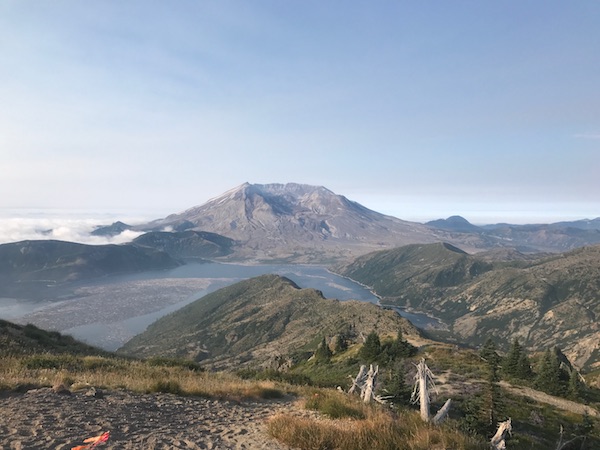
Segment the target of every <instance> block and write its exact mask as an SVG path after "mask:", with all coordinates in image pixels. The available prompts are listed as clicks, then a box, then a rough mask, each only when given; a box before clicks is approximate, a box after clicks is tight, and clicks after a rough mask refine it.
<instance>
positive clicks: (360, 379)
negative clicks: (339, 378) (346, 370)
mask: <svg viewBox="0 0 600 450" xmlns="http://www.w3.org/2000/svg"><path fill="white" fill-rule="evenodd" d="M348 376H350V375H348ZM366 376H367V366H365V365H361V366H360V369H359V371H358V375H356V378H354V380H352V386H350V389H349V390H348V393H349V394H354V393H355V392H356V390H357V389H360V390H361V392H362V389H363V388H362V386H363V384H364V382H365V378H366Z"/></svg>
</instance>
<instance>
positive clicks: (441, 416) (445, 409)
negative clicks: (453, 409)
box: [431, 398, 452, 425]
mask: <svg viewBox="0 0 600 450" xmlns="http://www.w3.org/2000/svg"><path fill="white" fill-rule="evenodd" d="M451 404H452V399H451V398H449V399H448V400H446V403H444V406H442V407H441V408H440V410H439V411H438V412H437V414H436V415H435V417H434V418H433V419H431V422H432V423H433V424H435V425H437V424H438V423H442V422H443V421H444V419H445V418H446V416H447V415H448V412H449V411H450V405H451Z"/></svg>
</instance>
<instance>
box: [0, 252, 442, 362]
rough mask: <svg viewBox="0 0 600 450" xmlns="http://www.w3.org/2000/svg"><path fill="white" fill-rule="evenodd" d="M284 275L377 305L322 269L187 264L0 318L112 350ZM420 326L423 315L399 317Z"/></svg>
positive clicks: (84, 289)
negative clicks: (186, 310)
mask: <svg viewBox="0 0 600 450" xmlns="http://www.w3.org/2000/svg"><path fill="white" fill-rule="evenodd" d="M269 273H274V274H279V275H282V276H286V277H288V278H290V279H291V280H293V281H294V282H296V283H297V284H298V285H299V286H301V287H306V288H309V287H310V288H314V289H318V290H320V291H321V292H323V294H324V295H325V297H327V298H331V299H338V300H350V299H353V300H360V301H364V302H370V303H377V302H378V298H377V297H376V296H374V295H373V294H372V293H371V292H370V291H369V290H368V289H367V288H365V287H364V286H362V285H360V284H358V283H356V282H354V281H352V280H349V279H347V278H344V277H341V276H339V275H336V274H334V273H332V272H330V271H328V270H327V269H326V268H325V267H322V266H310V265H248V264H244V265H243V264H220V263H190V264H186V265H183V266H180V267H177V268H175V269H171V270H168V271H154V272H143V273H138V274H132V275H123V276H118V277H105V278H102V279H99V280H94V281H88V282H79V283H75V284H73V285H71V286H63V287H61V289H60V290H58V291H56V292H52V295H48V296H47V297H46V298H45V300H44V301H37V302H34V301H23V300H21V301H19V300H16V299H0V318H3V319H7V320H11V321H14V322H16V323H22V324H26V323H32V324H34V325H36V326H39V327H41V328H44V329H49V330H57V331H60V332H62V333H67V334H70V335H72V336H73V337H75V338H77V339H80V340H82V341H84V342H87V343H89V344H91V345H96V346H99V347H101V348H103V349H106V350H116V349H117V348H119V347H121V346H122V345H123V344H124V343H125V342H127V341H128V340H129V339H131V338H132V337H133V336H135V335H137V334H139V333H141V332H143V331H144V330H145V329H146V327H147V326H148V325H150V324H151V323H153V322H154V321H155V320H157V319H159V318H161V317H163V316H164V315H166V314H169V313H171V312H174V311H176V310H178V309H180V308H182V307H183V306H185V305H187V304H188V303H191V302H192V301H195V300H197V299H199V298H201V297H202V296H204V295H207V294H209V293H211V292H214V291H216V290H217V289H220V288H222V287H225V286H228V285H231V284H233V283H235V282H238V281H240V280H243V279H247V278H251V277H255V276H259V275H263V274H269ZM402 314H405V315H406V316H407V317H411V319H413V320H415V321H416V322H417V324H418V325H419V326H420V325H421V324H423V326H424V327H426V326H427V324H428V323H431V321H432V320H431V319H430V318H428V317H427V316H425V315H424V314H418V313H415V312H414V311H413V312H402Z"/></svg>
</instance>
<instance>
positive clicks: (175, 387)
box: [150, 380, 182, 394]
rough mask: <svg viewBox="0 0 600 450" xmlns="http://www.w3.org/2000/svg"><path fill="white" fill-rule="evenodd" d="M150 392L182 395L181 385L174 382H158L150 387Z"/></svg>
mask: <svg viewBox="0 0 600 450" xmlns="http://www.w3.org/2000/svg"><path fill="white" fill-rule="evenodd" d="M150 392H164V393H165V394H181V393H182V389H181V386H180V384H179V383H178V382H177V381H174V380H158V381H155V382H154V383H153V384H152V385H151V386H150Z"/></svg>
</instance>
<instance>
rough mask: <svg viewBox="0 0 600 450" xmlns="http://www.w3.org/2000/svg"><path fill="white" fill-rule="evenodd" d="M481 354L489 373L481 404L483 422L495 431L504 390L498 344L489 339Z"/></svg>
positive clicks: (487, 428) (487, 429)
mask: <svg viewBox="0 0 600 450" xmlns="http://www.w3.org/2000/svg"><path fill="white" fill-rule="evenodd" d="M480 355H482V358H484V359H485V361H486V366H487V375H486V381H487V384H486V387H485V389H484V391H483V398H482V404H481V413H482V424H484V426H485V427H486V431H488V432H491V431H493V429H494V427H495V426H496V422H497V421H498V416H499V414H500V410H501V409H502V403H503V401H502V390H501V389H500V386H499V385H498V381H500V357H499V356H498V354H497V353H496V345H495V344H494V342H493V341H492V340H491V339H488V340H487V341H486V343H485V344H484V346H483V348H482V349H481V352H480Z"/></svg>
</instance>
